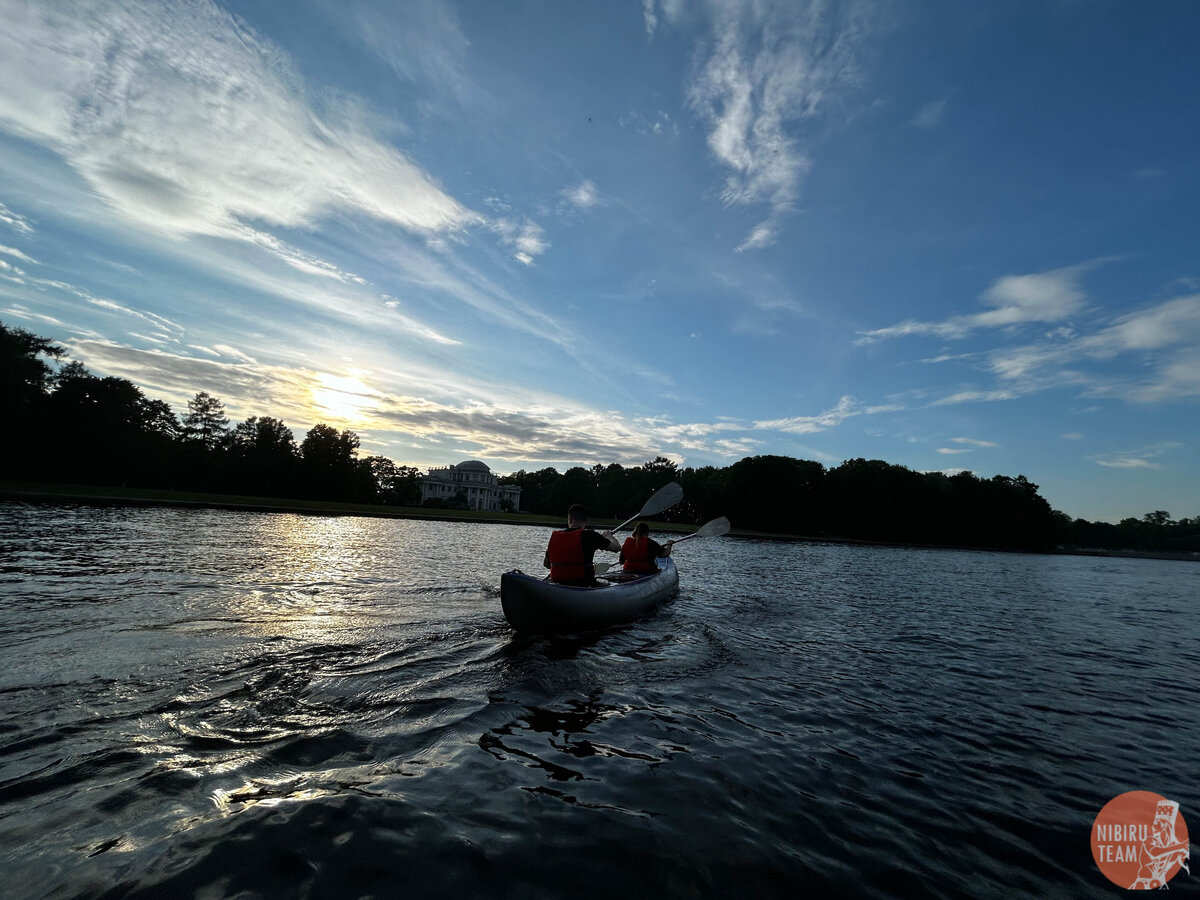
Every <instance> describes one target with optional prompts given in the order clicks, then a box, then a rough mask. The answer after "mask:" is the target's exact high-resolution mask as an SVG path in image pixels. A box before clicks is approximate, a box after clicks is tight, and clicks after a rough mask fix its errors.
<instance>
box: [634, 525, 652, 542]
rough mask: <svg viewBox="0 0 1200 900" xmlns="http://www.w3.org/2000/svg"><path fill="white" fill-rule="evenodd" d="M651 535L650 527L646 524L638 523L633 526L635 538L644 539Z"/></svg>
mask: <svg viewBox="0 0 1200 900" xmlns="http://www.w3.org/2000/svg"><path fill="white" fill-rule="evenodd" d="M648 534H650V526H649V525H647V524H646V523H645V522H638V523H637V524H636V525H634V526H633V536H634V537H635V538H644V537H646V536H647V535H648Z"/></svg>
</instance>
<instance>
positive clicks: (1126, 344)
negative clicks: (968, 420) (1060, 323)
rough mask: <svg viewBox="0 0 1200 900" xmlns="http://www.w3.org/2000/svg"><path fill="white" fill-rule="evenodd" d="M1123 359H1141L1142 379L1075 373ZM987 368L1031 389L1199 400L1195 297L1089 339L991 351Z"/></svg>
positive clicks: (1121, 321)
mask: <svg viewBox="0 0 1200 900" xmlns="http://www.w3.org/2000/svg"><path fill="white" fill-rule="evenodd" d="M1123 356H1131V357H1137V358H1140V359H1141V360H1142V365H1141V366H1140V367H1139V368H1138V369H1137V371H1138V372H1140V373H1144V374H1141V375H1139V376H1137V377H1122V376H1120V375H1119V374H1116V373H1115V372H1098V371H1092V370H1090V369H1087V368H1080V367H1087V366H1089V365H1091V364H1095V363H1102V362H1107V361H1110V360H1114V359H1116V358H1118V357H1123ZM988 365H989V367H990V368H991V370H992V371H993V372H995V373H996V375H998V376H999V377H1000V378H1002V379H1005V380H1007V381H1019V382H1022V383H1024V384H1026V385H1027V386H1029V387H1030V388H1035V389H1041V388H1046V387H1053V386H1059V385H1063V384H1069V383H1075V384H1081V385H1084V386H1085V389H1086V391H1087V393H1088V394H1089V395H1090V396H1100V397H1117V398H1121V399H1125V400H1129V401H1132V402H1138V403H1151V402H1159V401H1168V400H1173V399H1178V398H1181V397H1193V396H1200V294H1194V295H1191V296H1187V297H1177V298H1174V299H1172V300H1168V301H1166V302H1164V303H1160V304H1157V305H1155V306H1152V307H1149V308H1145V309H1140V310H1136V311H1134V312H1130V313H1126V314H1124V315H1122V316H1119V317H1118V318H1116V319H1114V320H1113V321H1112V322H1111V324H1109V325H1107V326H1105V327H1102V328H1100V329H1098V330H1096V331H1094V332H1092V333H1090V334H1079V335H1075V336H1073V337H1071V338H1069V339H1067V340H1060V341H1055V340H1047V341H1043V342H1041V343H1037V344H1030V345H1026V346H1022V347H1016V348H1012V349H1005V350H997V351H994V352H993V353H992V354H991V355H990V358H989V362H988ZM1072 367H1075V368H1072Z"/></svg>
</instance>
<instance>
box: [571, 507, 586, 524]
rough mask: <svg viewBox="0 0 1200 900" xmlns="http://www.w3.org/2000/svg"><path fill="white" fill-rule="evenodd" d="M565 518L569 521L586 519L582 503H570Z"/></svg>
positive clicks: (584, 520)
mask: <svg viewBox="0 0 1200 900" xmlns="http://www.w3.org/2000/svg"><path fill="white" fill-rule="evenodd" d="M567 520H568V521H571V522H580V521H582V522H586V521H587V510H586V509H584V507H583V504H582V503H572V504H571V508H570V509H568V510H567Z"/></svg>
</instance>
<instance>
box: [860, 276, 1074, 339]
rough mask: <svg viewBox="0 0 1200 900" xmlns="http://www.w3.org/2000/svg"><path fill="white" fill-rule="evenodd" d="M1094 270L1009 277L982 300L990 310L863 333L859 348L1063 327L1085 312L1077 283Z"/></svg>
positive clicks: (912, 320)
mask: <svg viewBox="0 0 1200 900" xmlns="http://www.w3.org/2000/svg"><path fill="white" fill-rule="evenodd" d="M1094 265H1095V264H1094V263H1083V264H1080V265H1076V266H1067V267H1065V268H1061V269H1051V270H1050V271H1047V272H1039V273H1036V274H1032V275H1005V276H1004V277H1003V278H1000V279H997V280H996V282H995V283H993V284H992V286H991V287H989V288H988V289H987V290H986V291H984V292H983V295H982V296H981V298H980V299H981V301H982V302H983V304H984V305H985V306H988V307H991V308H990V309H987V310H984V311H983V312H979V313H971V314H967V315H958V316H951V317H950V318H948V319H943V320H942V321H940V322H921V321H917V320H915V319H909V320H907V321H904V322H899V323H897V324H895V325H889V326H888V327H886V328H877V329H875V330H873V331H866V332H862V333H861V337H860V338H859V339H858V340H857V341H856V343H857V344H860V345H861V344H874V343H877V342H878V341H882V340H887V339H890V338H900V337H914V336H931V337H939V338H945V339H951V340H959V339H962V338H965V337H967V336H969V335H970V334H972V333H973V332H976V331H979V330H981V329H991V328H1007V327H1014V326H1019V325H1025V324H1029V323H1034V322H1036V323H1046V322H1061V321H1064V320H1065V319H1068V318H1070V317H1071V316H1073V315H1075V314H1077V313H1079V312H1081V311H1083V309H1084V306H1085V300H1086V296H1087V295H1086V294H1085V293H1084V291H1083V288H1082V287H1081V286H1080V284H1079V281H1080V278H1081V277H1082V276H1083V275H1084V274H1085V273H1086V272H1087V271H1088V270H1089V269H1091V268H1093V267H1094Z"/></svg>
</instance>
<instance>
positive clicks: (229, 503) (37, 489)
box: [0, 481, 558, 526]
mask: <svg viewBox="0 0 1200 900" xmlns="http://www.w3.org/2000/svg"><path fill="white" fill-rule="evenodd" d="M0 499H5V500H21V501H25V502H27V503H90V504H113V505H130V506H181V507H196V508H202V509H232V510H243V511H253V512H290V513H299V514H303V515H316V516H372V517H376V518H387V519H429V520H433V521H441V522H501V523H504V524H506V525H541V526H546V525H554V524H557V523H558V519H555V518H549V517H546V516H535V515H533V514H530V513H508V512H486V511H476V510H461V511H460V510H453V509H426V508H425V507H421V506H384V505H382V504H375V503H340V502H336V501H331V500H298V499H293V498H289V497H253V496H239V495H235V494H205V493H200V492H196V491H164V490H158V489H153V488H131V487H96V486H92V485H81V484H45V483H39V482H23V481H0Z"/></svg>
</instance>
